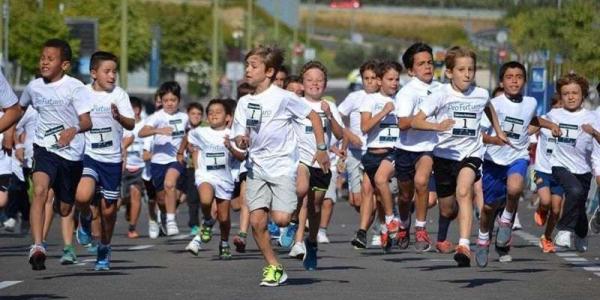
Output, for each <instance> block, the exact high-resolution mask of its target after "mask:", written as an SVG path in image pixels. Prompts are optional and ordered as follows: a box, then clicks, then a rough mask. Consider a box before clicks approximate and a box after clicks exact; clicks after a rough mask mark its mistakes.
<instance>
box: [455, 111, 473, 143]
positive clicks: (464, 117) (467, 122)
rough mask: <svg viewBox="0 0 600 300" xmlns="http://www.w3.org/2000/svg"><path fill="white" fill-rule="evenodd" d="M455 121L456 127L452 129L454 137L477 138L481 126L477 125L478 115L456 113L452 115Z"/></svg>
mask: <svg viewBox="0 0 600 300" xmlns="http://www.w3.org/2000/svg"><path fill="white" fill-rule="evenodd" d="M452 118H453V119H454V121H455V123H454V127H452V135H454V136H466V137H475V136H476V135H477V130H478V129H479V124H477V114H476V113H471V112H459V111H455V112H454V113H453V115H452Z"/></svg>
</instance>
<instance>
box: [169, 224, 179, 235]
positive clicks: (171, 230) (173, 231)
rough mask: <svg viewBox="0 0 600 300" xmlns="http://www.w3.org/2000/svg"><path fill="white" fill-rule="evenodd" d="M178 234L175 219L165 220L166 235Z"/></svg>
mask: <svg viewBox="0 0 600 300" xmlns="http://www.w3.org/2000/svg"><path fill="white" fill-rule="evenodd" d="M178 234H179V227H177V223H176V222H175V221H167V236H173V235H178Z"/></svg>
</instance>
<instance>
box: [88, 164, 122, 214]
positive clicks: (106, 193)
mask: <svg viewBox="0 0 600 300" xmlns="http://www.w3.org/2000/svg"><path fill="white" fill-rule="evenodd" d="M122 173H123V163H120V162H118V163H105V162H101V161H97V160H95V159H93V158H91V157H89V156H87V155H84V156H83V175H82V177H89V178H93V179H94V180H95V181H96V191H98V192H100V193H101V194H102V196H103V197H104V199H106V201H107V202H108V203H114V202H115V201H117V200H118V199H119V195H120V194H121V176H122Z"/></svg>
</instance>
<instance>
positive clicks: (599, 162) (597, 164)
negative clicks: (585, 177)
mask: <svg viewBox="0 0 600 300" xmlns="http://www.w3.org/2000/svg"><path fill="white" fill-rule="evenodd" d="M594 113H595V114H596V120H600V107H598V108H597V109H596V111H594ZM594 129H596V131H600V128H594ZM593 140H594V145H593V150H592V168H593V171H594V176H600V144H598V141H596V139H593Z"/></svg>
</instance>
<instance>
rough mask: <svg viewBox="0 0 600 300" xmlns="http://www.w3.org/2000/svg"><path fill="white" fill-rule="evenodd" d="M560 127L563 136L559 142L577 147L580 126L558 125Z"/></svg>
mask: <svg viewBox="0 0 600 300" xmlns="http://www.w3.org/2000/svg"><path fill="white" fill-rule="evenodd" d="M558 127H559V128H560V131H561V132H562V135H561V136H560V137H559V138H558V139H557V142H558V143H561V144H568V145H570V146H572V147H575V143H576V142H577V137H578V136H579V126H577V125H573V124H564V123H560V124H558Z"/></svg>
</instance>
